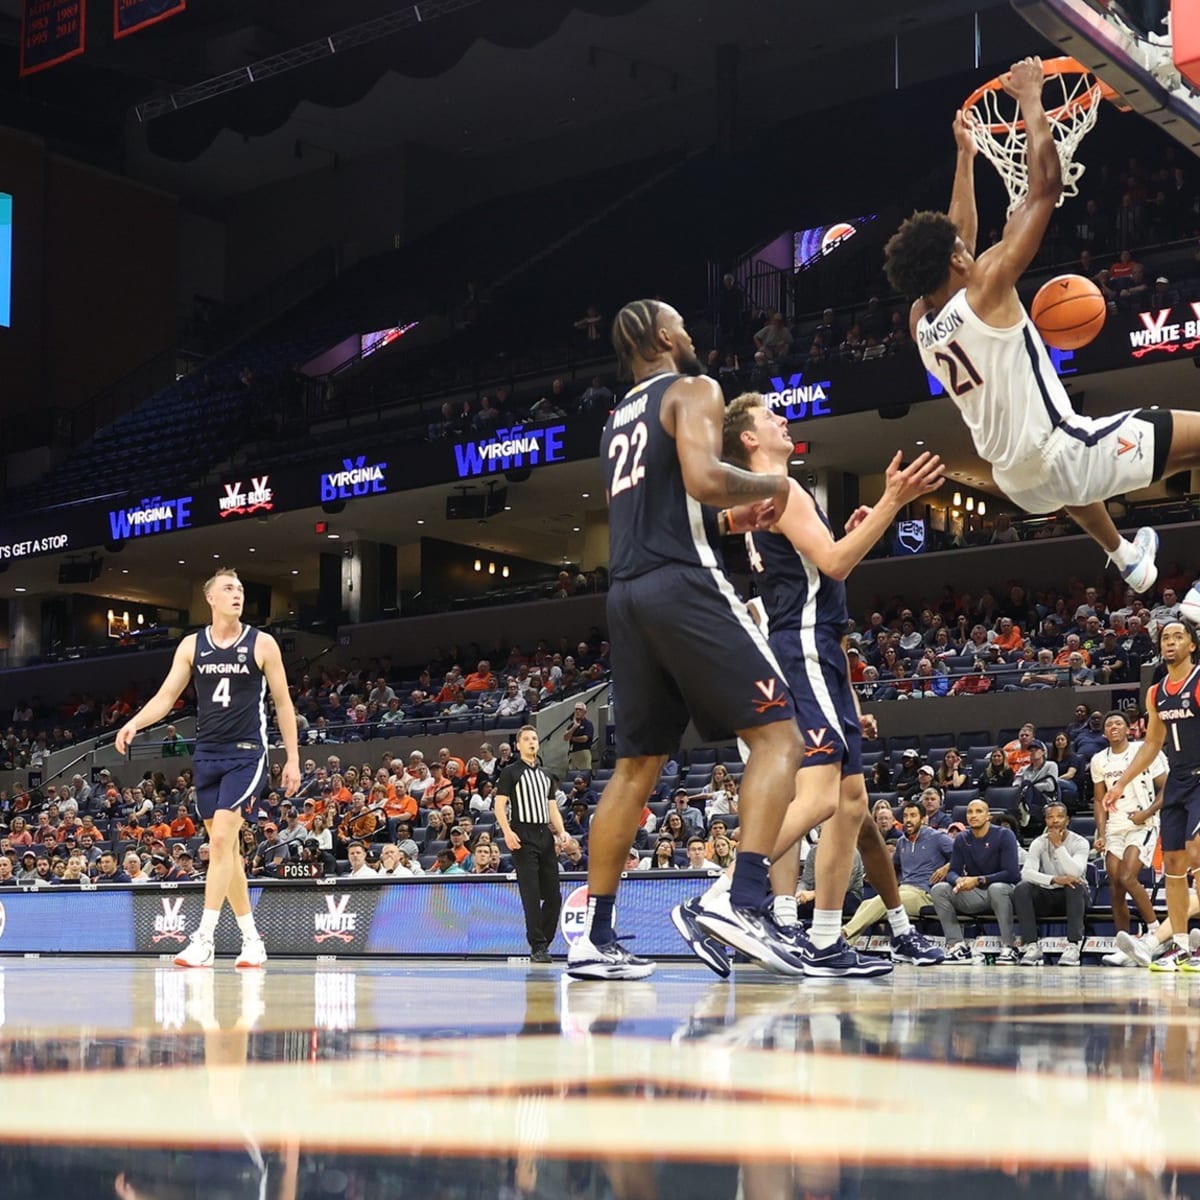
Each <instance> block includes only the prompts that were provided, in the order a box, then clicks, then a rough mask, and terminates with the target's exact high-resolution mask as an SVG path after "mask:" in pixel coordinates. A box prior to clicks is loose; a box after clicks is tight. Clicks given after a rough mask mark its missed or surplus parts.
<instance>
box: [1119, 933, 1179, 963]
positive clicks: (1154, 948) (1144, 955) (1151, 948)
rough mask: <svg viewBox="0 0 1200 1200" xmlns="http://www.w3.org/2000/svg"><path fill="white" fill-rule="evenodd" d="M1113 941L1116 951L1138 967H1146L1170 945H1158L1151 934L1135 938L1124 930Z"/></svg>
mask: <svg viewBox="0 0 1200 1200" xmlns="http://www.w3.org/2000/svg"><path fill="white" fill-rule="evenodd" d="M1115 940H1116V943H1117V949H1118V950H1119V951H1120V952H1121V953H1122V954H1124V955H1126V956H1127V957H1129V958H1132V959H1133V961H1134V962H1135V963H1137V965H1138V966H1139V967H1148V966H1149V965H1150V964H1151V963H1152V962H1153V961H1154V960H1155V959H1156V958H1158V957H1159V955H1161V954H1162V951H1163V947H1165V946H1167V945H1169V944H1170V943H1168V942H1161V943H1160V942H1159V940H1158V939H1157V938H1156V937H1155V936H1154V935H1153V934H1152V933H1148V934H1146V935H1145V936H1144V937H1139V938H1135V937H1134V936H1133V934H1132V933H1127V932H1126V931H1125V930H1121V932H1120V933H1118V934H1117V936H1116V939H1115Z"/></svg>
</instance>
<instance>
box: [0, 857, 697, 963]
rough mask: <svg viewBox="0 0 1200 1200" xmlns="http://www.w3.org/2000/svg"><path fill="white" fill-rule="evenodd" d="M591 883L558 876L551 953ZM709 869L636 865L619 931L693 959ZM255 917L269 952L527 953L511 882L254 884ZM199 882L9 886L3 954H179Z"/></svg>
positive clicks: (231, 948) (200, 905)
mask: <svg viewBox="0 0 1200 1200" xmlns="http://www.w3.org/2000/svg"><path fill="white" fill-rule="evenodd" d="M586 882H587V881H586V879H585V877H584V876H582V875H573V876H571V877H570V878H564V879H563V880H562V881H561V884H560V886H561V888H562V895H563V901H564V905H563V919H562V921H561V922H560V927H559V932H558V935H557V936H556V937H555V939H554V943H553V945H552V946H551V950H552V952H553V953H555V954H566V952H567V949H568V945H569V942H568V940H567V938H566V937H564V930H565V931H566V932H567V933H568V934H570V935H572V936H578V933H579V932H580V931H581V930H582V920H583V914H584V912H585V911H586V904H585V902H584V901H585V896H584V889H585V885H586ZM708 882H710V877H709V876H707V875H704V876H698V875H693V874H689V873H686V872H674V873H671V874H669V875H667V874H664V875H650V874H648V873H642V872H631V873H630V875H629V876H628V877H627V879H626V881H625V882H624V883H623V884H622V885H621V891H620V895H619V896H618V898H617V913H618V920H619V921H620V927H621V932H622V933H623V934H627V935H630V934H631V935H635V936H636V937H637V948H638V952H639V953H642V954H647V955H649V956H651V957H673V958H681V957H687V955H688V950H687V947H686V946H684V944H683V942H682V941H680V939H679V937H678V935H677V934H676V933H675V930H674V927H673V926H672V925H671V920H670V916H671V909H672V908H673V907H674V906H675V905H676V904H679V903H681V902H682V901H684V900H686V899H688V898H689V897H691V896H694V895H695V894H696V893H697V892H699V891H702V890H703V889H704V888H705V887H706V886H707V884H708ZM250 903H251V905H252V907H253V909H254V919H255V923H256V924H257V925H258V928H259V931H260V932H261V933H262V935H263V939H264V941H265V942H266V944H267V951H268V953H269V954H271V955H274V956H276V957H280V958H289V957H294V958H323V957H335V958H340V957H344V956H351V957H360V956H364V955H377V954H378V955H395V956H407V955H412V956H420V957H430V958H437V957H450V958H467V957H471V956H473V955H481V956H491V957H508V956H520V955H527V954H528V953H529V943H528V942H527V941H526V940H525V918H524V914H523V912H522V909H521V898H520V895H519V894H518V892H517V885H516V881H515V880H514V879H510V878H508V877H506V876H499V877H493V878H490V879H479V880H476V879H472V878H470V877H467V878H455V879H445V880H439V879H434V880H425V879H399V880H396V881H395V882H392V883H387V884H382V885H381V884H374V883H370V882H360V881H357V880H356V881H354V882H351V881H349V880H346V879H328V880H321V881H318V882H313V883H285V882H279V883H270V884H257V885H251V888H250ZM203 910H204V890H203V887H202V886H201V885H199V884H176V885H170V884H168V885H166V886H159V885H157V884H141V885H135V886H132V887H131V886H114V887H108V886H102V887H91V888H87V889H84V890H80V891H76V890H74V889H67V888H37V889H33V888H31V889H19V888H5V889H3V890H2V891H0V960H3V958H4V956H5V955H10V954H37V953H42V954H135V953H136V954H147V955H161V956H171V957H174V955H176V954H177V953H178V952H179V951H180V950H181V949H182V948H183V947H184V946H185V945H186V944H187V942H188V939H189V938H190V937H191V936H192V934H193V933H194V932H195V930H196V927H197V925H198V924H199V923H200V916H201V913H202V912H203ZM240 946H241V935H240V934H239V932H238V928H237V926H236V924H235V923H234V920H233V917H232V915H231V914H230V913H229V912H228V911H225V912H224V913H222V915H221V922H220V924H219V925H218V926H217V938H216V948H217V954H218V956H226V957H232V956H233V955H235V954H236V953H237V952H238V949H239V948H240Z"/></svg>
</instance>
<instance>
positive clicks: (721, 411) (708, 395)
mask: <svg viewBox="0 0 1200 1200" xmlns="http://www.w3.org/2000/svg"><path fill="white" fill-rule="evenodd" d="M724 418H725V400H724V398H723V396H722V395H721V389H720V387H719V386H718V385H717V381H716V380H715V379H709V378H708V377H707V376H703V375H698V376H694V377H690V378H687V379H681V380H679V381H678V382H677V383H674V384H672V385H671V387H670V389H669V390H668V391H667V396H666V403H665V404H664V405H663V428H664V429H666V431H667V432H668V433H669V434H670V435H671V436H672V437H673V438H674V439H675V448H676V451H677V452H678V454H679V466H680V470H681V471H682V472H683V486H684V487H685V488H686V489H687V493H688V495H689V496H691V497H692V499H693V500H698V501H699V502H700V503H701V504H708V505H711V506H712V507H713V508H730V507H733V506H734V505H737V504H745V503H749V502H753V501H755V500H773V501H774V502H775V512H776V514H778V513H781V512H783V510H784V507H785V506H786V505H787V502H788V478H787V476H786V475H755V474H754V473H753V472H751V471H744V470H742V468H741V467H734V466H731V465H730V464H729V463H726V462H722V461H721V426H722V423H723V421H724Z"/></svg>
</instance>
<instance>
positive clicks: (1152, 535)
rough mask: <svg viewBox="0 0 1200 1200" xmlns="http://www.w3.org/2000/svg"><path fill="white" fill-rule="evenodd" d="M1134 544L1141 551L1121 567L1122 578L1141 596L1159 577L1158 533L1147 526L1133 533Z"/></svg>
mask: <svg viewBox="0 0 1200 1200" xmlns="http://www.w3.org/2000/svg"><path fill="white" fill-rule="evenodd" d="M1133 545H1134V548H1135V549H1136V550H1138V551H1139V554H1138V557H1137V558H1136V559H1134V561H1133V562H1131V563H1130V564H1129V565H1128V566H1127V567H1121V568H1119V569H1120V572H1121V578H1122V579H1124V580H1125V582H1126V583H1127V584H1128V585H1129V587H1130V589H1131V590H1132V591H1134V592H1136V593H1137V594H1138V595H1139V596H1140V595H1141V594H1142V593H1143V592H1148V591H1149V590H1150V589H1151V588H1152V587H1153V586H1154V583H1155V580H1157V579H1158V564H1157V563H1156V562H1155V561H1154V557H1155V555H1156V554H1158V534H1157V533H1156V532H1155V531H1154V530H1153V529H1151V528H1150V527H1149V526H1146V527H1145V528H1143V529H1139V530H1138V531H1137V533H1135V534H1134V535H1133Z"/></svg>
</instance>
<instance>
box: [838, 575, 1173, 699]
mask: <svg viewBox="0 0 1200 1200" xmlns="http://www.w3.org/2000/svg"><path fill="white" fill-rule="evenodd" d="M1191 582H1192V576H1191V574H1190V572H1185V571H1183V570H1182V569H1181V568H1180V566H1179V564H1178V563H1174V562H1172V563H1168V564H1166V566H1165V567H1164V569H1163V572H1162V575H1161V576H1160V578H1159V581H1158V585H1157V591H1156V593H1155V594H1154V595H1150V596H1144V597H1140V598H1139V597H1137V596H1135V595H1134V594H1133V593H1132V592H1131V591H1129V589H1127V588H1122V589H1121V590H1120V591H1119V592H1117V593H1116V594H1114V591H1115V589H1113V588H1111V587H1110V585H1109V583H1108V581H1106V580H1104V579H1101V580H1099V581H1098V582H1097V583H1096V584H1094V585H1090V586H1089V585H1085V584H1084V583H1083V582H1082V581H1080V580H1072V581H1071V583H1070V584H1069V585H1068V587H1067V588H1066V589H1065V592H1064V593H1058V592H1055V591H1046V592H1036V593H1031V592H1029V591H1027V590H1026V588H1025V587H1024V586H1022V585H1021V584H1019V583H1015V582H1013V583H1009V584H1008V585H1007V586H1005V587H1004V588H1002V589H997V590H996V591H995V592H992V591H991V590H986V589H985V590H984V591H983V592H982V593H981V594H980V596H979V597H978V598H976V597H974V596H971V595H969V594H966V593H961V594H960V593H956V592H955V591H954V589H953V588H952V587H951V586H950V585H946V587H945V588H943V589H942V593H941V595H940V596H939V597H938V598H937V599H936V600H929V601H923V602H922V603H921V604H920V605H919V606H913V607H910V606H908V605H906V604H905V603H904V601H903V600H902V599H901V598H900V597H893V598H892V599H891V600H890V601H889V602H888V603H886V604H884V605H881V607H880V608H878V609H876V610H875V611H873V612H871V613H870V614H868V615H867V616H866V617H865V619H864V621H863V623H862V625H861V627H860V626H859V625H858V623H857V622H853V621H852V622H851V623H850V624H851V628H850V631H849V641H848V643H847V653H848V657H849V662H850V675H851V680H852V682H853V684H854V687H855V690H856V691H857V692H858V694H859V697H860V698H861V699H863V700H932V699H939V698H941V697H947V696H973V695H980V694H982V693H985V692H997V691H1009V692H1023V691H1044V690H1046V689H1049V688H1066V687H1092V686H1096V685H1098V684H1121V683H1132V684H1136V683H1137V682H1138V681H1139V679H1140V672H1141V668H1142V667H1143V666H1144V665H1145V664H1147V663H1152V662H1154V661H1155V658H1156V651H1155V646H1154V636H1155V634H1156V632H1157V630H1158V628H1159V626H1160V625H1161V624H1162V623H1163V621H1164V620H1166V619H1168V618H1171V617H1175V616H1178V614H1179V601H1180V598H1181V597H1182V596H1184V595H1186V593H1187V590H1188V588H1189V587H1190V586H1191ZM997 597H999V598H997Z"/></svg>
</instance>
